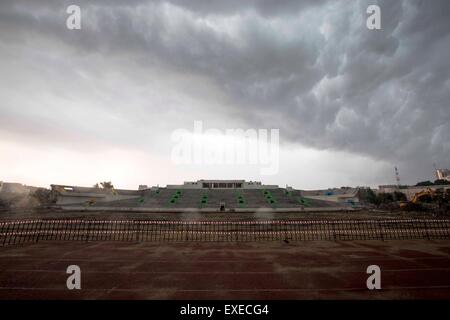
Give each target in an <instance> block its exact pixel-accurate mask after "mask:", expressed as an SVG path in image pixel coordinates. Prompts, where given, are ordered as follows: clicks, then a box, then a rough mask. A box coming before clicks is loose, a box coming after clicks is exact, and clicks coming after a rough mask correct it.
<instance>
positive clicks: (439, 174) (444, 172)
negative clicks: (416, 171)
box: [436, 169, 450, 181]
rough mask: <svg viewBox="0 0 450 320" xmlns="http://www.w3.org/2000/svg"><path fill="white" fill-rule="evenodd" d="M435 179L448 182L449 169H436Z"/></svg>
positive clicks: (449, 178) (449, 177)
mask: <svg viewBox="0 0 450 320" xmlns="http://www.w3.org/2000/svg"><path fill="white" fill-rule="evenodd" d="M436 178H437V179H438V180H447V181H450V170H449V169H436Z"/></svg>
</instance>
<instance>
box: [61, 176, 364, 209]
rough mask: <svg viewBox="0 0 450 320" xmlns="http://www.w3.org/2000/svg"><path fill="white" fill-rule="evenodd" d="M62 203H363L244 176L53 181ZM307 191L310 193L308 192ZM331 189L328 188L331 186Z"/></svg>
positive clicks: (346, 193) (348, 195) (348, 193)
mask: <svg viewBox="0 0 450 320" xmlns="http://www.w3.org/2000/svg"><path fill="white" fill-rule="evenodd" d="M52 190H53V192H55V193H56V194H57V205H59V206H62V207H64V208H67V209H73V210H80V209H83V208H84V209H92V210H112V211H156V212H184V211H192V210H194V211H206V212H210V211H236V212H238V211H243V212H244V211H245V212H246V211H255V210H272V211H280V210H281V211H286V210H288V211H298V210H305V209H306V210H308V209H313V208H316V209H317V208H319V209H327V210H331V209H333V208H335V209H336V208H337V209H338V210H344V209H351V208H350V207H351V206H352V205H354V204H355V202H358V199H357V191H356V189H351V190H350V189H345V190H343V189H339V190H336V191H335V192H334V194H333V195H330V194H327V193H325V194H324V191H321V193H320V194H321V195H320V196H316V195H315V192H305V191H300V190H295V189H293V188H291V187H289V188H279V187H278V186H276V185H264V184H262V183H261V182H258V181H245V180H198V181H196V182H185V183H184V184H182V185H168V186H167V187H165V188H160V187H151V188H148V187H147V188H146V187H145V186H144V185H141V186H139V190H116V189H103V188H95V187H94V188H85V187H77V186H64V185H52ZM306 193H308V194H306ZM313 193H314V194H313ZM328 193H329V191H328Z"/></svg>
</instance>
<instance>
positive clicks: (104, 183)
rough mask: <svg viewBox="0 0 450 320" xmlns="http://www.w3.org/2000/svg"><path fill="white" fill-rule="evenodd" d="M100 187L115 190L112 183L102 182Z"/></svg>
mask: <svg viewBox="0 0 450 320" xmlns="http://www.w3.org/2000/svg"><path fill="white" fill-rule="evenodd" d="M100 185H101V186H102V188H103V189H114V186H113V184H112V183H111V181H105V182H100Z"/></svg>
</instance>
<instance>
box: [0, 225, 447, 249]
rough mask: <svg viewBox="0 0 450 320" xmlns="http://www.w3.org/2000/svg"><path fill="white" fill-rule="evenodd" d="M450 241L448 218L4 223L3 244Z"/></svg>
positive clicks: (0, 229)
mask: <svg viewBox="0 0 450 320" xmlns="http://www.w3.org/2000/svg"><path fill="white" fill-rule="evenodd" d="M403 239H405V240H406V239H430V240H431V239H450V220H448V219H408V220H406V219H395V220H394V219H392V220H390V219H386V220H266V221H259V220H252V221H223V220H221V221H179V220H176V221H174V220H142V219H139V220H136V219H122V220H95V219H25V220H10V221H0V246H7V245H14V244H20V243H32V242H40V241H130V242H143V241H180V242H183V241H202V242H203V241H280V240H287V241H304V240H403Z"/></svg>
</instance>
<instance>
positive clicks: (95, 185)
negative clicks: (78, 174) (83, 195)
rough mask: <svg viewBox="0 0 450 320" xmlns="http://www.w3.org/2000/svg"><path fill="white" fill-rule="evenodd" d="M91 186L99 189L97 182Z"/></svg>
mask: <svg viewBox="0 0 450 320" xmlns="http://www.w3.org/2000/svg"><path fill="white" fill-rule="evenodd" d="M92 187H93V188H96V189H99V188H100V186H99V184H98V183H96V184H94V185H93V186H92Z"/></svg>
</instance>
